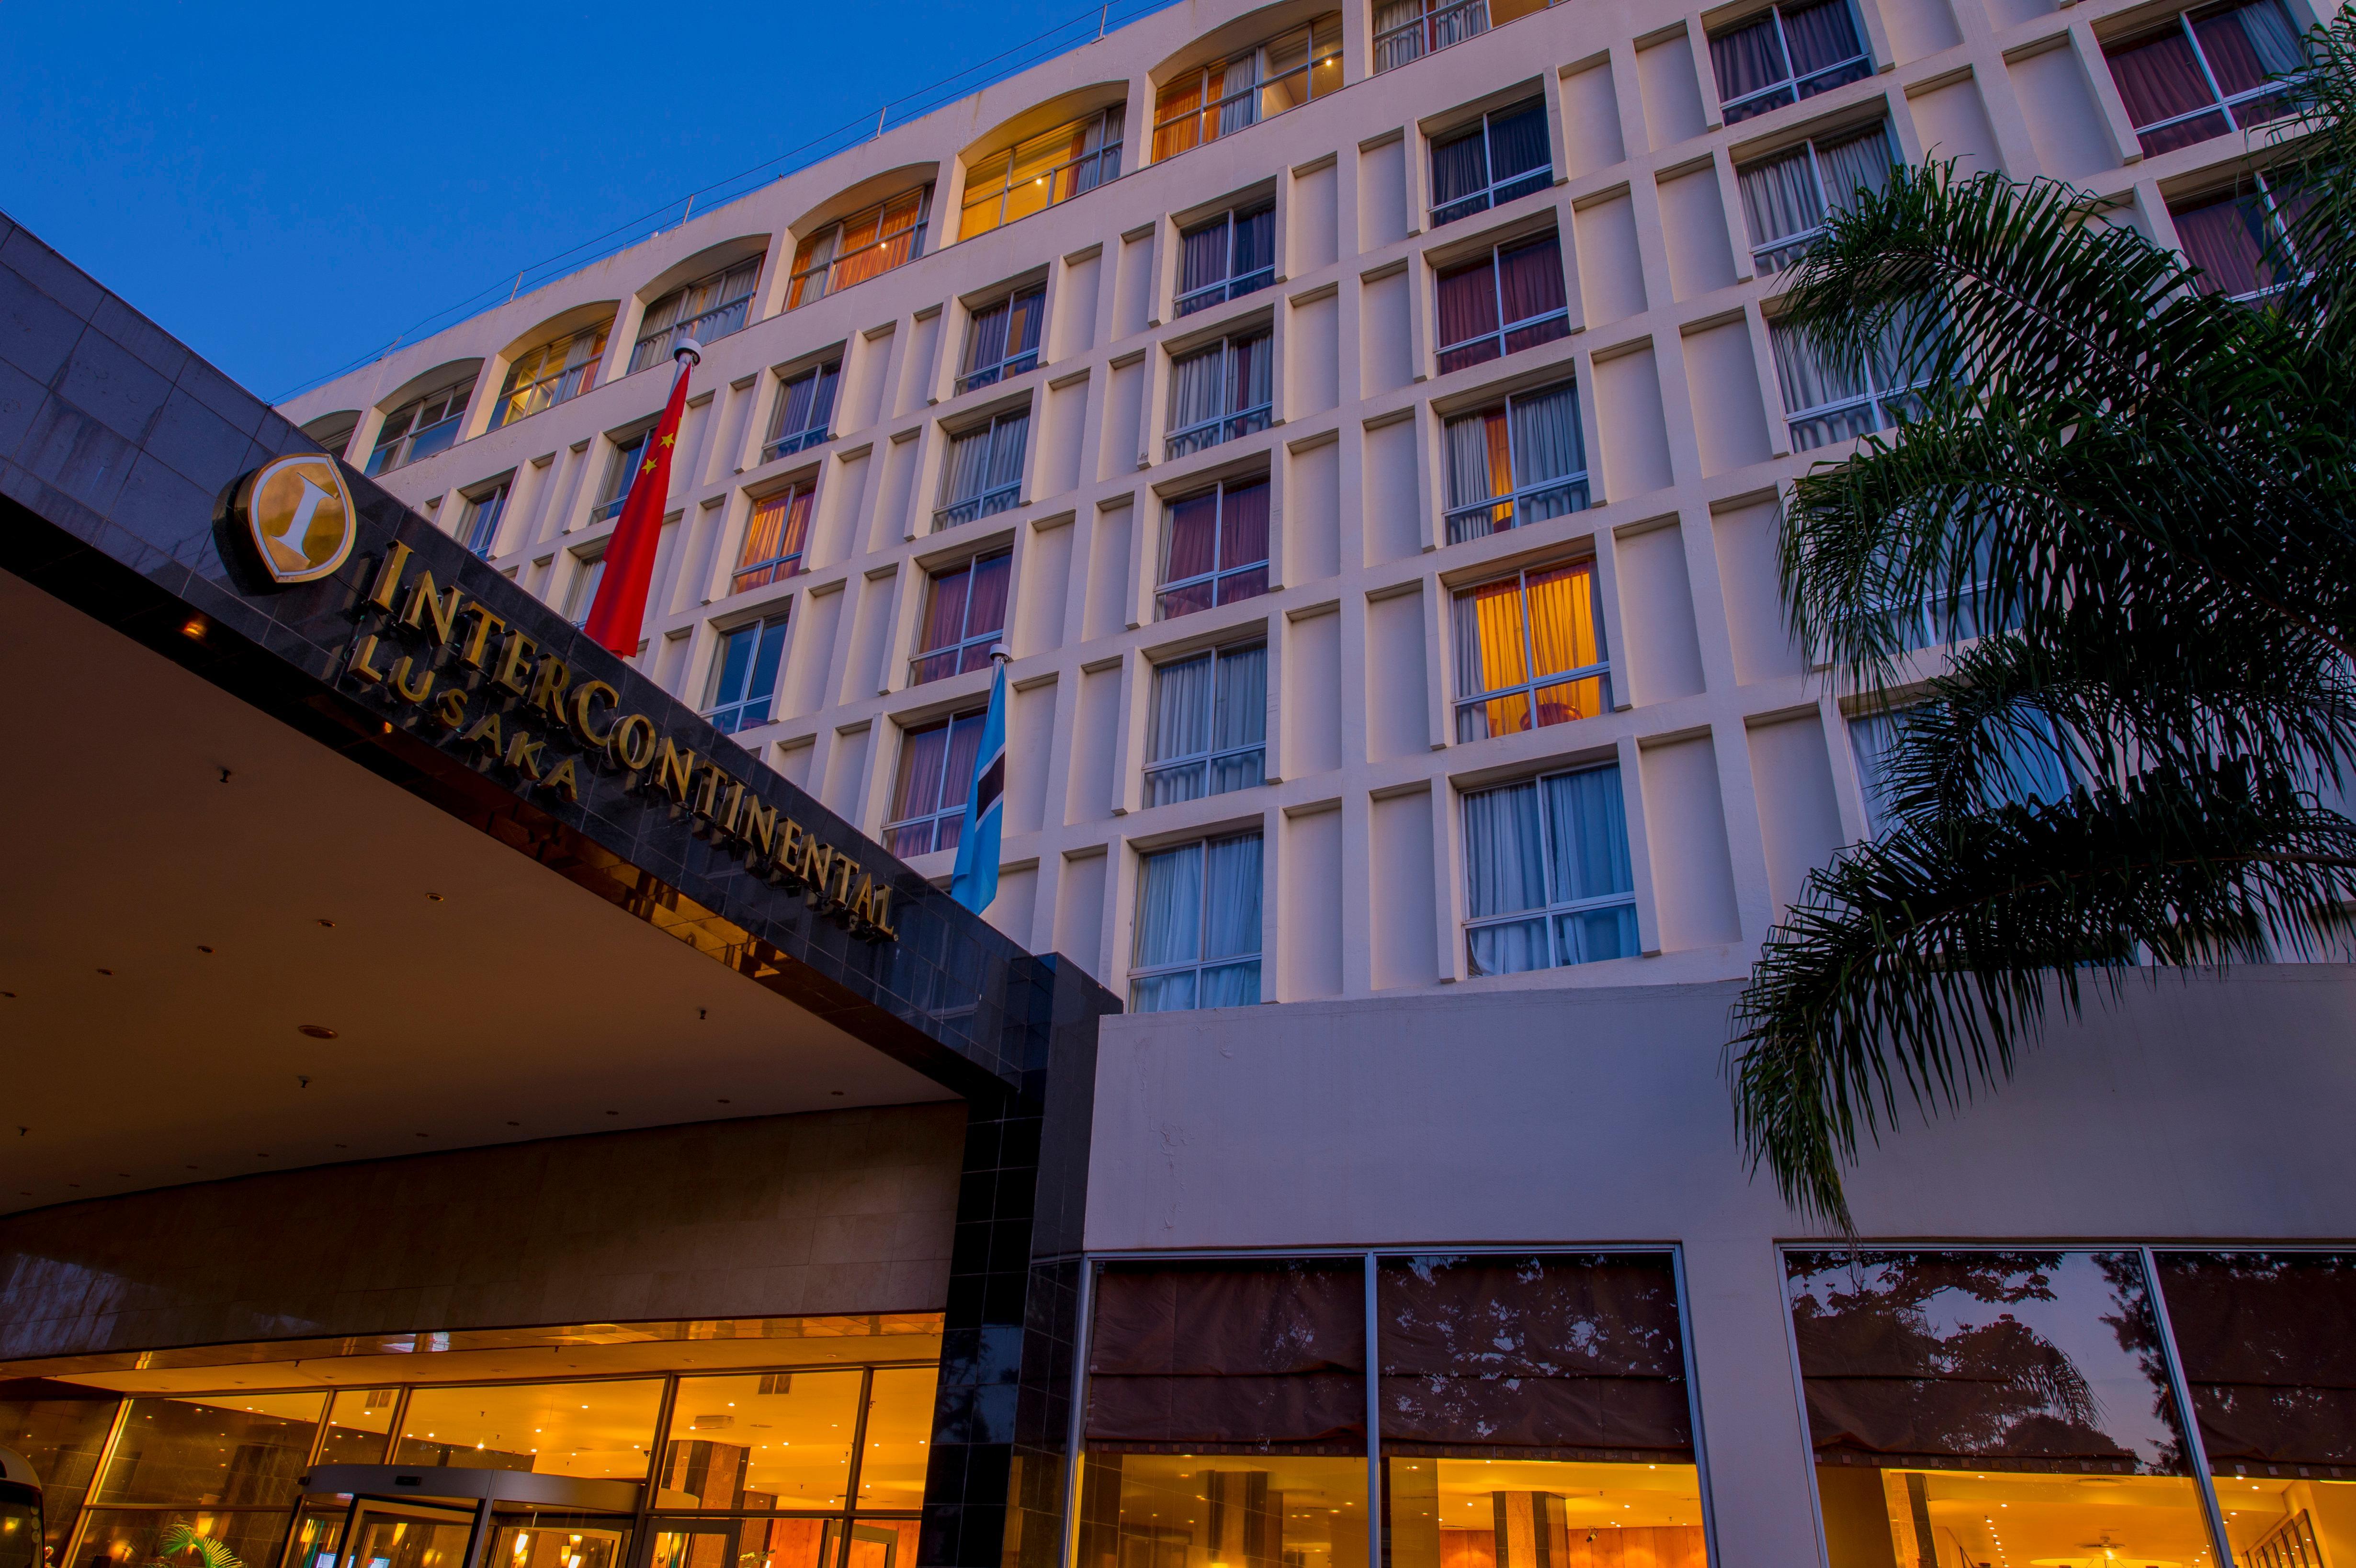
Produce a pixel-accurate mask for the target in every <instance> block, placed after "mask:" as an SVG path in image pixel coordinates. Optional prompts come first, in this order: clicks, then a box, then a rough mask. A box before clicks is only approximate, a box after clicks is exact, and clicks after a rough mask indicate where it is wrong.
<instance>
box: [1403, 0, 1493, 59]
mask: <svg viewBox="0 0 2356 1568" xmlns="http://www.w3.org/2000/svg"><path fill="white" fill-rule="evenodd" d="M1488 30H1489V0H1376V6H1375V69H1376V71H1377V72H1381V71H1386V70H1391V69H1395V68H1397V67H1399V66H1403V65H1405V64H1407V63H1408V61H1409V60H1419V59H1422V58H1423V57H1424V56H1426V55H1428V54H1431V53H1434V52H1435V51H1437V50H1440V49H1444V48H1447V47H1448V46H1449V45H1451V44H1461V43H1462V42H1463V41H1464V40H1465V39H1467V38H1469V37H1474V36H1476V35H1478V34H1481V33H1485V32H1487V31H1488Z"/></svg>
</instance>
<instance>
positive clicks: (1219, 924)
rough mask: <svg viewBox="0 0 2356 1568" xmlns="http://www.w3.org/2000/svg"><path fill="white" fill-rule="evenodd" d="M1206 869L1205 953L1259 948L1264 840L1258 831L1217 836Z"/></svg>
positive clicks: (1235, 954)
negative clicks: (1235, 835)
mask: <svg viewBox="0 0 2356 1568" xmlns="http://www.w3.org/2000/svg"><path fill="white" fill-rule="evenodd" d="M1205 858H1206V859H1207V860H1208V861H1209V865H1208V867H1207V869H1205V873H1204V885H1205V892H1204V905H1205V912H1206V918H1205V921H1204V923H1203V956H1204V957H1205V958H1240V957H1244V956H1247V955H1256V954H1258V952H1259V941H1260V933H1259V895H1260V842H1259V835H1258V834H1257V833H1247V834H1243V835H1241V836H1239V837H1234V838H1220V839H1215V840H1214V841H1213V842H1212V843H1211V844H1210V846H1209V847H1208V850H1207V853H1206V857H1205Z"/></svg>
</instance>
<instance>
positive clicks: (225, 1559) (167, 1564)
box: [147, 1520, 245, 1568]
mask: <svg viewBox="0 0 2356 1568" xmlns="http://www.w3.org/2000/svg"><path fill="white" fill-rule="evenodd" d="M181 1552H195V1553H196V1568H245V1563H244V1562H243V1561H242V1560H241V1559H240V1558H239V1556H238V1555H237V1553H235V1552H231V1551H230V1549H229V1543H228V1542H226V1541H217V1540H215V1539H214V1538H213V1537H211V1536H209V1535H204V1534H201V1533H199V1532H198V1530H197V1527H196V1526H194V1525H192V1524H190V1523H188V1522H187V1520H174V1521H173V1522H172V1523H171V1524H170V1525H168V1526H166V1528H165V1531H164V1533H163V1535H162V1537H161V1538H159V1539H158V1540H157V1541H156V1542H155V1558H154V1559H153V1560H152V1561H151V1562H149V1563H148V1564H147V1568H187V1565H186V1564H184V1563H174V1562H173V1561H172V1559H173V1558H175V1557H177V1556H178V1555H179V1554H180V1553H181Z"/></svg>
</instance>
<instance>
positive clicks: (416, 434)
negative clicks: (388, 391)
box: [365, 376, 475, 477]
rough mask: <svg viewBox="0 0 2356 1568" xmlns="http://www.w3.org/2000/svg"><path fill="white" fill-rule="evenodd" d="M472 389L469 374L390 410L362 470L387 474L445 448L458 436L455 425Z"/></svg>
mask: <svg viewBox="0 0 2356 1568" xmlns="http://www.w3.org/2000/svg"><path fill="white" fill-rule="evenodd" d="M474 390H475V380H474V378H473V377H471V376H469V377H468V378H467V379H465V380H463V381H457V382H454V383H452V384H451V385H449V386H447V387H444V388H443V389H441V390H440V391H438V392H428V393H427V394H426V395H425V396H423V397H422V398H412V399H411V400H409V401H407V402H405V403H403V404H402V405H401V407H399V408H397V409H395V410H393V411H392V412H391V413H390V414H388V415H386V416H385V421H384V428H382V429H381V430H380V431H378V432H376V449H375V450H374V451H372V452H370V453H369V460H368V467H367V469H366V470H365V472H366V473H368V474H369V475H370V476H371V477H372V476H374V475H379V474H390V473H391V472H392V471H393V470H394V469H396V468H406V467H408V466H409V465H410V464H412V463H415V462H417V461H419V460H420V459H422V458H427V457H431V456H433V455H434V453H437V452H446V451H448V450H449V449H450V447H451V445H452V444H453V443H455V442H456V441H457V439H458V426H459V424H460V423H461V422H462V421H464V420H465V419H466V400H467V398H469V397H471V396H472V395H473V394H474Z"/></svg>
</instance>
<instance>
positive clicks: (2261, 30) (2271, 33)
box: [2212, 0, 2307, 76]
mask: <svg viewBox="0 0 2356 1568" xmlns="http://www.w3.org/2000/svg"><path fill="white" fill-rule="evenodd" d="M2233 20H2234V21H2236V22H2238V23H2240V24H2241V27H2242V36H2243V37H2245V38H2247V39H2249V41H2250V48H2251V51H2252V52H2253V53H2254V54H2255V55H2256V56H2257V57H2258V64H2259V65H2260V66H2262V67H2264V68H2265V72H2266V74H2267V75H2269V76H2281V75H2284V74H2285V73H2286V72H2289V71H2295V70H2297V69H2299V68H2300V67H2302V66H2304V65H2305V64H2306V63H2307V51H2306V50H2305V49H2304V48H2301V47H2300V45H2299V38H2298V29H2297V27H2292V26H2291V21H2290V18H2289V17H2288V16H2285V15H2284V14H2283V8H2282V6H2281V5H2279V4H2277V3H2276V0H2258V3H2257V4H2256V5H2244V7H2242V9H2240V10H2239V11H2236V12H2234V13H2233ZM2212 25H2213V24H2212Z"/></svg>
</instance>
